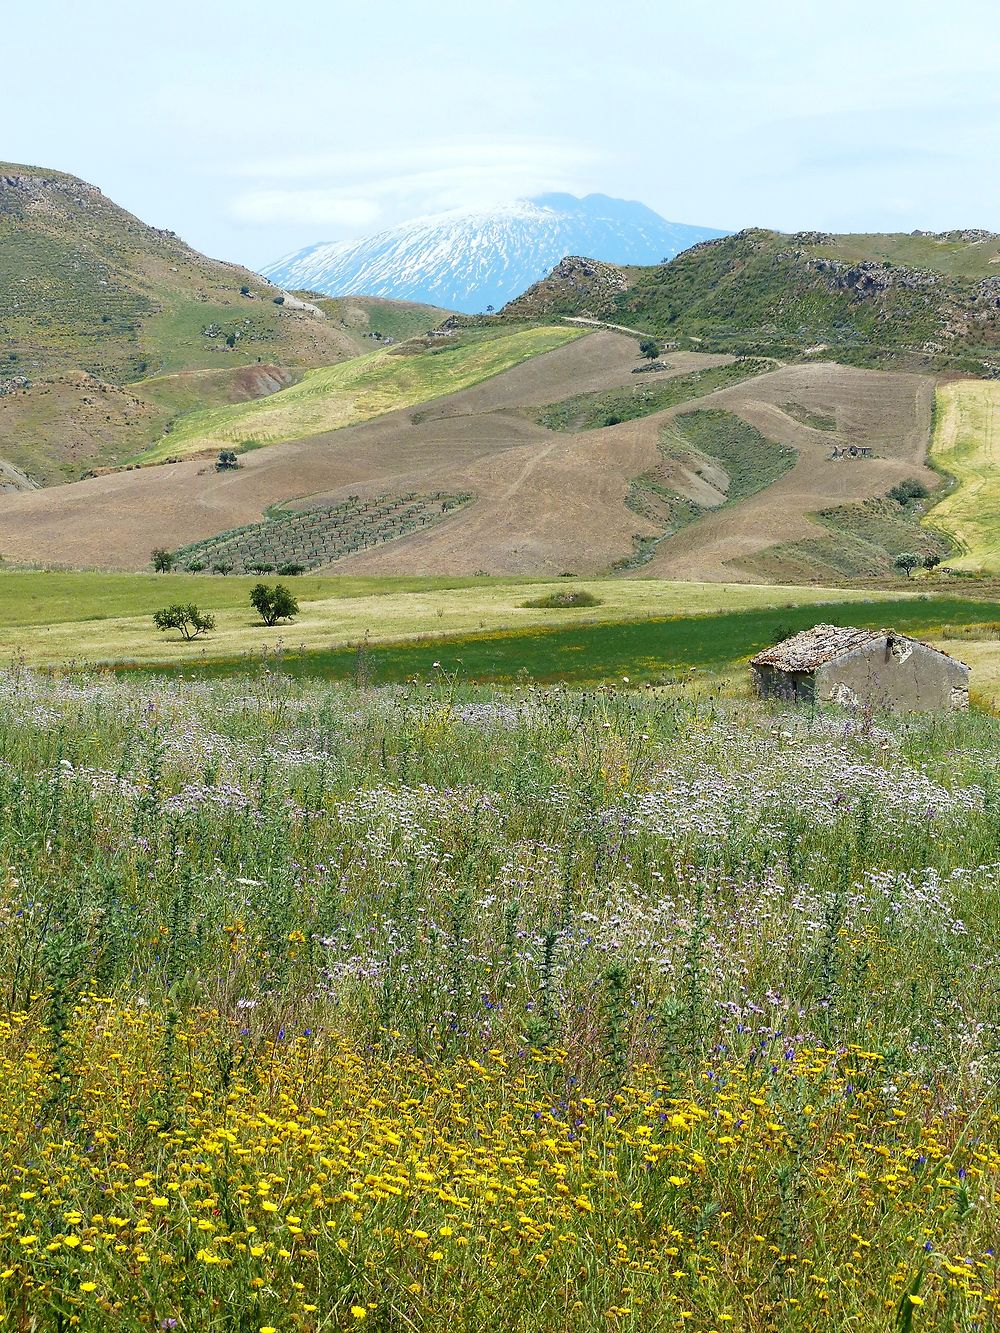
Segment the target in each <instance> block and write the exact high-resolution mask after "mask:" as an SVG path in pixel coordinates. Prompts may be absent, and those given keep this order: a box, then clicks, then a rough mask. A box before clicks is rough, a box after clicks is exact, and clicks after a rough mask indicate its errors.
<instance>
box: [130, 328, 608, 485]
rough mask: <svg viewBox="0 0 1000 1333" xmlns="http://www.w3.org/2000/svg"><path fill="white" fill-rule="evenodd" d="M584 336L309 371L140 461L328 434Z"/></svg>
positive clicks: (175, 435)
mask: <svg viewBox="0 0 1000 1333" xmlns="http://www.w3.org/2000/svg"><path fill="white" fill-rule="evenodd" d="M581 335H582V330H580V329H571V328H566V327H544V326H543V327H541V328H531V329H522V330H519V331H518V332H516V333H505V332H504V331H503V330H494V331H492V334H491V336H489V337H484V338H478V339H474V340H472V341H468V342H461V343H459V344H458V345H456V346H452V345H450V344H445V345H443V346H441V347H435V348H429V349H426V350H424V351H422V352H420V353H419V354H417V355H414V356H399V355H393V354H392V353H390V352H383V351H379V352H371V353H369V354H368V355H367V356H361V357H355V358H353V359H352V360H350V361H346V362H343V363H341V364H340V365H336V366H325V367H323V368H321V369H318V370H309V371H306V372H305V374H304V375H303V377H302V379H301V381H300V382H299V383H298V384H293V385H292V386H291V387H290V388H287V389H283V390H281V391H280V392H279V393H275V394H272V395H271V396H270V397H268V398H262V399H257V400H255V401H253V402H248V403H244V404H240V405H236V406H233V407H221V408H211V409H208V410H206V411H204V412H195V413H191V414H189V415H187V416H185V417H184V418H182V419H181V420H180V421H179V422H178V425H177V428H176V429H175V430H173V431H172V432H171V433H170V434H168V435H166V436H165V437H164V438H163V439H162V440H160V441H159V442H158V443H157V444H156V445H154V446H153V447H151V448H149V449H146V450H144V451H143V453H142V454H141V455H139V460H138V461H141V462H145V463H150V462H162V461H163V460H164V459H166V458H180V457H184V456H186V455H190V454H196V453H202V452H204V451H205V450H210V449H220V448H232V447H233V446H247V445H250V446H256V445H263V444H274V443H277V442H278V441H280V440H297V439H303V438H305V437H307V436H310V435H320V434H322V433H324V432H325V431H330V430H337V429H338V428H340V427H342V426H348V425H351V424H352V423H354V422H359V421H368V420H370V419H371V418H373V417H377V416H381V415H383V414H385V413H387V412H392V411H394V410H395V409H397V408H401V407H411V406H414V405H416V404H418V403H424V402H427V401H428V400H430V399H433V398H440V397H442V396H444V395H445V394H451V393H456V392H457V391H458V390H460V389H465V388H468V387H470V386H471V385H473V384H478V383H479V382H480V381H482V380H486V379H489V378H491V377H492V376H494V375H498V374H500V373H501V372H502V371H505V370H510V369H511V368H512V367H513V366H517V365H519V364H520V363H521V362H522V361H526V360H528V359H529V358H530V357H533V356H538V355H539V354H540V353H542V352H548V351H552V350H553V349H554V348H557V347H562V346H564V345H565V344H566V343H569V342H572V341H573V340H574V339H575V338H579V337H580V336H581Z"/></svg>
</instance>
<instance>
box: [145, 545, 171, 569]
mask: <svg viewBox="0 0 1000 1333" xmlns="http://www.w3.org/2000/svg"><path fill="white" fill-rule="evenodd" d="M150 558H151V559H152V562H153V568H154V569H155V570H156V572H157V574H169V573H170V571H171V569H173V567H174V557H173V556H172V555H171V554H170V552H169V551H167V550H165V549H164V548H163V547H162V546H158V547H157V548H156V550H155V551H154V552H153V554H152V556H151V557H150Z"/></svg>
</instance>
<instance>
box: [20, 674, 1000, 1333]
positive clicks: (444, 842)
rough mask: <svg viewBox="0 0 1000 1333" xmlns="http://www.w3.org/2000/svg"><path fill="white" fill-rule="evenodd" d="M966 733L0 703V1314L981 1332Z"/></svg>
mask: <svg viewBox="0 0 1000 1333" xmlns="http://www.w3.org/2000/svg"><path fill="white" fill-rule="evenodd" d="M998 742H1000V723H998V721H997V719H996V718H994V717H993V716H991V715H990V714H988V713H986V712H978V711H972V712H970V713H968V714H953V715H947V716H926V717H922V716H916V717H907V718H894V719H886V718H882V717H873V716H868V715H865V714H848V713H841V712H837V711H829V712H814V711H811V710H809V709H807V708H803V709H801V710H799V711H791V710H787V709H785V708H783V707H781V706H778V705H774V706H769V705H762V704H760V703H758V702H752V703H751V702H750V701H745V700H739V699H720V698H714V697H712V696H710V695H703V696H701V697H697V698H695V697H685V696H683V695H678V694H676V693H675V694H669V693H667V692H665V691H658V690H656V689H643V690H636V689H633V688H631V687H630V686H628V685H625V684H622V685H621V686H619V687H614V688H611V687H608V688H602V689H597V690H591V691H589V692H582V691H579V690H571V689H567V688H551V689H540V688H529V687H523V688H521V687H519V688H511V689H508V690H504V691H491V690H486V689H484V688H476V687H473V686H471V685H470V686H464V685H461V684H460V683H458V682H456V681H455V680H452V679H449V678H447V677H442V675H441V673H440V672H439V673H437V674H436V676H435V678H434V679H433V680H432V681H431V682H430V683H426V682H420V681H413V682H410V683H409V684H406V685H399V686H387V687H380V688H377V689H374V688H367V687H365V686H364V685H363V684H361V685H355V684H351V683H342V684H337V685H330V684H325V683H322V682H316V681H312V682H310V681H303V680H296V679H291V678H289V677H287V676H285V675H283V674H282V673H281V672H280V670H272V671H266V670H262V671H259V672H256V673H248V674H246V675H244V676H240V677H233V678H230V679H224V680H214V681H212V680H184V679H176V678H175V679H172V680H170V681H164V680H162V679H156V678H152V677H150V678H145V679H142V678H139V677H115V676H112V675H99V674H86V673H65V674H62V675H59V674H40V673H39V674H36V673H34V672H32V671H30V670H28V669H26V668H24V667H18V666H13V667H11V668H9V669H7V670H6V671H4V672H3V673H0V925H2V929H0V997H2V1003H0V1328H10V1329H17V1330H22V1329H25V1330H40V1331H41V1330H49V1329H52V1330H60V1331H61V1330H67V1329H71V1328H72V1329H80V1330H86V1331H87V1333H107V1331H108V1330H112V1331H113V1333H118V1331H119V1330H123V1331H124V1330H127V1331H128V1333H132V1331H133V1330H134V1331H136V1333H138V1330H144V1331H145V1330H161V1329H162V1330H166V1329H178V1330H188V1331H189V1333H216V1331H221V1330H226V1331H227V1333H228V1331H230V1330H232V1333H285V1330H289V1331H291V1330H297V1331H298V1330H301V1331H303V1333H305V1331H308V1333H312V1331H313V1330H333V1329H346V1328H361V1329H370V1330H380V1331H383V1333H404V1331H410V1330H456V1331H459V1333H465V1331H466V1330H495V1329H499V1330H517V1331H518V1333H535V1331H536V1330H573V1331H574V1333H576V1331H579V1333H582V1331H584V1330H594V1329H615V1330H650V1329H652V1330H660V1329H677V1330H686V1331H687V1333H710V1330H716V1333H722V1331H723V1330H725V1331H727V1333H763V1331H764V1330H808V1329H824V1330H826V1329H829V1330H838V1331H839V1330H857V1331H859V1333H860V1331H861V1330H900V1331H901V1333H910V1331H911V1330H914V1331H915V1330H921V1329H926V1330H935V1331H937V1330H955V1331H956V1333H957V1331H958V1330H980V1329H981V1330H987V1329H992V1328H995V1327H997V1326H998V1323H1000V1314H998V1303H1000V1273H998V1260H997V1255H996V1245H997V1243H998V1241H1000V1197H998V1189H1000V1106H998V1101H997V1079H998V1075H1000V1045H998V1035H1000V938H998V925H1000V898H998V887H997V884H998V869H1000V744H998Z"/></svg>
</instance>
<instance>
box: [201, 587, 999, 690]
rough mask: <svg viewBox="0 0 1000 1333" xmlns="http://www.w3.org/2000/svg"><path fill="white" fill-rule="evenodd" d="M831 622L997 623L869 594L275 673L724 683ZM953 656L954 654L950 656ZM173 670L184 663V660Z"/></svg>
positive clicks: (392, 647)
mask: <svg viewBox="0 0 1000 1333" xmlns="http://www.w3.org/2000/svg"><path fill="white" fill-rule="evenodd" d="M819 619H822V620H824V621H829V622H831V623H833V624H840V625H859V626H862V627H866V628H871V629H877V628H880V627H881V626H883V625H886V624H891V626H892V627H893V628H894V629H897V630H901V631H902V632H904V633H908V634H913V635H914V636H917V637H923V638H937V637H940V635H941V632H942V628H943V627H945V626H947V627H948V629H949V630H952V629H954V628H955V627H961V626H969V627H970V628H974V629H976V630H978V629H980V628H981V627H982V626H983V625H984V624H987V623H991V622H995V621H998V620H1000V603H997V602H972V601H965V600H962V599H959V598H940V599H933V600H932V599H929V598H923V597H908V598H902V599H900V600H897V601H895V602H894V603H893V604H892V605H891V607H890V606H887V605H886V604H885V603H878V602H873V601H871V600H868V599H865V600H847V601H844V602H841V603H840V604H839V605H836V606H824V607H823V610H822V614H821V615H820V613H819V612H818V610H817V608H816V606H815V605H812V606H811V605H800V606H771V607H767V608H761V609H757V608H754V609H748V610H740V611H726V612H716V613H714V614H700V615H690V614H689V615H675V616H670V617H656V618H652V619H647V620H640V621H625V622H617V623H604V624H600V623H596V624H584V625H580V624H575V625H571V626H567V627H565V628H560V627H559V626H558V624H553V623H551V621H550V622H549V623H547V624H546V625H545V626H544V627H543V628H541V629H535V630H530V629H523V630H510V631H506V632H502V633H496V634H472V635H468V636H464V637H452V638H445V639H438V640H435V641H432V642H423V643H422V642H416V643H397V644H378V643H374V644H372V645H371V646H365V647H364V648H362V649H361V650H360V655H359V649H358V647H357V646H356V645H355V646H351V647H343V648H338V649H333V650H328V651H323V650H320V651H313V652H306V653H297V652H295V651H294V650H293V651H291V652H289V653H287V654H285V655H283V657H282V669H283V670H285V671H287V672H289V673H290V674H291V675H294V676H302V677H306V678H320V679H329V680H351V679H355V678H357V676H358V675H359V673H361V674H363V675H366V676H368V677H370V679H371V681H372V682H373V683H375V684H386V683H390V682H393V681H405V680H409V679H411V678H413V677H415V676H419V677H424V678H426V677H433V676H434V675H435V674H436V673H441V674H442V675H450V674H454V675H455V676H456V678H458V679H460V680H463V681H478V682H488V683H494V684H511V683H517V682H522V683H526V682H534V683H538V684H552V683H554V682H558V681H565V682H567V683H568V684H572V685H578V686H579V685H597V684H604V683H613V682H616V681H617V682H621V681H623V680H628V682H629V683H630V684H633V685H636V684H640V683H645V682H653V683H656V684H661V683H672V682H676V681H678V680H680V679H683V678H685V677H686V676H688V675H689V673H691V672H692V671H694V672H700V673H704V675H705V677H706V678H707V679H708V680H709V681H710V682H718V683H727V684H728V683H731V681H732V679H733V676H734V673H736V672H737V671H738V670H742V668H743V666H744V664H745V661H746V659H747V658H749V657H752V656H753V654H754V653H757V652H759V651H760V650H761V649H762V648H765V647H767V646H768V645H769V644H771V643H774V642H775V641H776V640H777V639H780V638H784V637H786V635H788V634H792V633H797V632H798V631H799V630H803V629H809V628H810V627H811V626H812V625H814V624H815V623H816V622H817V620H819ZM957 655H960V653H959V654H957ZM247 664H248V659H247V658H246V657H244V658H241V659H233V660H230V661H216V662H211V661H208V662H205V663H204V664H199V668H198V670H199V674H201V673H204V674H206V675H211V676H218V675H223V676H225V675H232V674H237V673H240V672H242V671H245V670H246V668H247ZM176 665H177V667H178V669H182V670H183V669H185V668H186V667H187V663H185V662H183V661H181V662H178V663H177V664H176Z"/></svg>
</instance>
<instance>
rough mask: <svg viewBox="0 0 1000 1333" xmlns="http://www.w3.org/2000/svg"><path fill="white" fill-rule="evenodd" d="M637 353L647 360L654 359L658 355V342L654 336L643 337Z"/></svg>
mask: <svg viewBox="0 0 1000 1333" xmlns="http://www.w3.org/2000/svg"><path fill="white" fill-rule="evenodd" d="M639 353H640V355H641V356H644V357H645V358H646V360H647V361H655V360H656V358H657V357H658V356H659V355H660V344H659V343H658V342H657V341H656V339H655V338H643V339H642V341H641V342H640V343H639Z"/></svg>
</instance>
